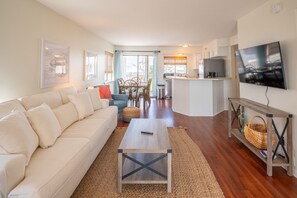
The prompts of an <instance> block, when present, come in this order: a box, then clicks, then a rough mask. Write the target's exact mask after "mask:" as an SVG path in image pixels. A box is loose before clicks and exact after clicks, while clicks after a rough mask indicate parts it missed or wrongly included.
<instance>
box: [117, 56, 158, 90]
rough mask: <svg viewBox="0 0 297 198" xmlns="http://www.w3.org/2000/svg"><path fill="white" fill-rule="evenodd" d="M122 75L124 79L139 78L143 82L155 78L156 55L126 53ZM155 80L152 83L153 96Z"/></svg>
mask: <svg viewBox="0 0 297 198" xmlns="http://www.w3.org/2000/svg"><path fill="white" fill-rule="evenodd" d="M122 77H123V78H124V79H132V78H136V77H137V78H139V79H140V81H141V83H144V84H145V83H147V82H148V79H150V78H151V79H154V56H151V55H124V56H123V68H122ZM154 86H155V81H154V80H153V81H152V84H151V96H153V95H154V94H155V93H154V90H153V87H154Z"/></svg>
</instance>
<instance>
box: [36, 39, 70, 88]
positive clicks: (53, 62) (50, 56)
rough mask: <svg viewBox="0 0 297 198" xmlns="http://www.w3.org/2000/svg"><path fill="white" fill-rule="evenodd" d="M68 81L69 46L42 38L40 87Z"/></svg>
mask: <svg viewBox="0 0 297 198" xmlns="http://www.w3.org/2000/svg"><path fill="white" fill-rule="evenodd" d="M67 82H69V47H68V46H66V45H61V44H57V43H53V42H50V41H46V40H42V47H41V88H47V87H54V86H56V85H58V84H62V83H67Z"/></svg>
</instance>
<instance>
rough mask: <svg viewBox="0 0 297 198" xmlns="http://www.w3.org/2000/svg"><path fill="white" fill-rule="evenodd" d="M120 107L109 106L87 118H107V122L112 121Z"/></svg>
mask: <svg viewBox="0 0 297 198" xmlns="http://www.w3.org/2000/svg"><path fill="white" fill-rule="evenodd" d="M117 114H118V108H117V107H116V106H109V107H107V108H105V109H99V110H97V111H95V112H94V114H93V115H91V116H89V117H87V118H86V119H105V120H107V123H112V120H113V119H114V118H116V117H117Z"/></svg>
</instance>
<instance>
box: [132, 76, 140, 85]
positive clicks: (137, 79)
mask: <svg viewBox="0 0 297 198" xmlns="http://www.w3.org/2000/svg"><path fill="white" fill-rule="evenodd" d="M131 80H134V81H135V82H137V83H138V84H139V85H140V84H141V79H140V78H138V77H133V78H132V79H131Z"/></svg>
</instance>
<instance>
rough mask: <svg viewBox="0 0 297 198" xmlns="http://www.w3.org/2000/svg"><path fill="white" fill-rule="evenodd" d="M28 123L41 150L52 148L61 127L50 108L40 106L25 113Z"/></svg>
mask: <svg viewBox="0 0 297 198" xmlns="http://www.w3.org/2000/svg"><path fill="white" fill-rule="evenodd" d="M26 114H27V117H28V119H29V122H30V123H31V126H32V127H33V129H34V131H35V132H36V133H37V135H38V137H39V145H40V147H41V148H48V147H50V146H52V145H53V144H54V143H55V142H56V139H57V138H58V137H59V136H60V135H61V132H62V130H61V126H60V124H59V121H58V120H57V118H56V116H55V114H54V112H53V111H52V110H51V108H50V107H49V106H48V105H46V104H42V105H40V106H38V107H35V108H32V109H30V110H28V111H27V112H26Z"/></svg>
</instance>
